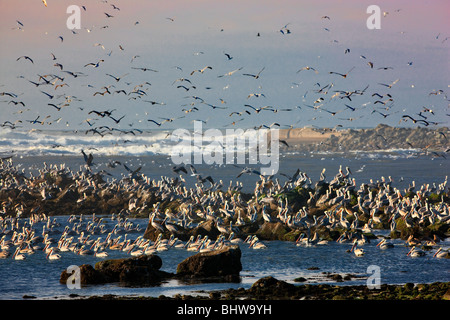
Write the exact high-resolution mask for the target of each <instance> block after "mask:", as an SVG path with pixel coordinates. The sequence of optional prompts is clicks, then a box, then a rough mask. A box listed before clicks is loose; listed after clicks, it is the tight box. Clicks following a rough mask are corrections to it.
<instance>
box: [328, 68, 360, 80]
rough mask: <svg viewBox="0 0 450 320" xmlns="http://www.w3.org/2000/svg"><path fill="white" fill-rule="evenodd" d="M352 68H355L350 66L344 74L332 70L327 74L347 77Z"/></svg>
mask: <svg viewBox="0 0 450 320" xmlns="http://www.w3.org/2000/svg"><path fill="white" fill-rule="evenodd" d="M353 69H355V67H353V68H351V69H350V70H349V71H348V72H347V73H346V74H342V73H339V72H334V71H330V72H329V74H337V75H340V76H341V77H342V78H347V76H348V74H349V73H350V72H351V71H352V70H353Z"/></svg>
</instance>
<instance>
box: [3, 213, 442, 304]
mask: <svg viewBox="0 0 450 320" xmlns="http://www.w3.org/2000/svg"><path fill="white" fill-rule="evenodd" d="M67 218H68V217H66V216H58V217H55V219H56V222H58V223H60V224H61V226H60V227H58V228H57V229H55V230H62V229H63V228H64V226H65V225H66V224H67ZM103 218H104V222H105V225H106V226H107V227H112V226H113V225H114V224H115V223H116V222H115V221H111V220H110V219H109V217H108V216H104V217H103ZM84 219H86V221H88V220H89V219H90V217H88V216H86V217H84ZM130 221H131V222H133V224H135V225H137V224H140V225H141V226H142V225H145V224H146V221H147V219H130ZM41 224H42V223H41ZM37 227H39V225H38V226H37ZM140 234H141V233H139V232H134V233H129V234H128V239H135V238H136V237H137V236H138V235H140ZM382 234H386V232H379V235H382ZM94 238H96V237H94ZM104 238H105V236H103V239H104ZM392 242H393V243H394V244H395V247H394V248H392V249H387V250H380V249H379V248H378V247H376V244H377V243H378V240H372V241H371V242H370V243H369V244H365V245H363V248H364V250H365V252H366V254H365V255H364V256H362V257H356V256H355V255H354V254H352V253H349V252H347V251H348V250H349V249H350V248H351V243H336V242H330V243H329V244H328V245H319V246H311V247H299V246H296V245H295V243H292V242H283V241H263V243H264V244H265V245H266V246H267V248H266V249H261V250H255V249H251V248H249V247H248V244H246V243H241V244H240V245H239V246H240V249H241V251H242V257H241V263H242V271H241V273H240V275H241V281H240V282H238V283H197V284H186V283H183V282H180V281H177V280H170V281H167V282H164V283H162V284H161V285H159V286H154V287H141V288H140V287H126V286H121V285H119V284H118V283H111V284H105V285H91V286H82V287H81V289H69V288H68V287H67V286H66V285H65V284H61V283H59V277H60V274H61V272H62V271H64V270H66V269H67V268H68V267H69V266H71V265H81V264H91V265H94V264H95V263H96V262H97V261H100V260H103V259H105V258H98V257H94V256H79V255H76V254H74V253H73V252H61V253H60V255H61V256H62V258H61V259H60V260H53V261H52V260H47V259H46V257H45V253H44V252H39V251H36V252H35V253H34V254H31V255H27V258H26V259H25V260H22V261H16V260H13V259H11V258H9V259H1V260H0V273H1V275H2V276H1V277H0V299H8V300H9V299H22V297H23V296H24V295H29V296H30V295H31V296H35V297H36V298H38V299H54V298H62V297H67V296H68V295H69V294H72V293H75V294H78V295H81V296H90V295H104V294H115V295H129V296H133V295H136V296H153V297H157V296H160V295H166V296H174V295H176V294H193V295H198V294H203V293H200V292H199V291H210V290H221V289H228V288H235V289H237V288H241V287H242V288H249V287H250V286H251V285H252V284H253V283H254V282H255V281H256V280H258V279H260V278H262V277H265V276H273V277H275V278H277V279H280V280H285V281H287V282H290V283H294V281H293V280H294V279H295V278H298V277H304V278H307V279H308V281H307V282H306V283H310V284H318V283H328V284H338V285H365V284H366V283H367V279H368V277H369V276H372V275H373V271H370V270H368V268H369V266H372V267H373V266H375V267H378V268H379V272H380V283H381V284H402V283H407V282H412V283H432V282H436V281H449V279H450V262H449V260H448V259H436V258H433V253H434V252H435V250H432V251H430V252H428V254H427V255H426V256H425V257H420V258H411V257H408V256H407V255H406V254H407V253H408V251H409V250H410V248H409V247H406V246H405V245H404V241H402V240H392ZM441 246H443V247H447V248H448V247H449V246H450V241H445V242H443V243H442V244H441ZM108 252H109V257H108V258H107V259H110V258H123V257H129V255H128V254H127V253H125V252H119V251H108ZM192 254H195V252H188V251H186V250H184V249H175V248H171V249H169V250H167V251H162V252H159V253H158V255H159V256H160V257H161V259H162V261H163V265H162V268H161V269H162V270H164V271H167V272H173V273H175V272H176V267H177V265H178V264H179V263H180V262H181V261H182V260H184V259H186V258H187V257H189V256H190V255H192ZM313 267H314V268H315V269H316V270H308V269H309V268H313ZM324 272H331V273H337V274H341V275H342V276H344V275H347V274H351V275H352V276H353V277H354V278H352V280H349V281H344V282H334V281H333V280H331V279H329V278H326V277H325V276H324V274H323V273H324Z"/></svg>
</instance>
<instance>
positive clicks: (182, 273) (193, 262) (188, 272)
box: [177, 245, 242, 281]
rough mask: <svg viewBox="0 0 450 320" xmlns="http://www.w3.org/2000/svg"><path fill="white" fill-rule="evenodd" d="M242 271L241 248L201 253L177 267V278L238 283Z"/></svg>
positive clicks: (235, 247) (227, 248) (225, 248)
mask: <svg viewBox="0 0 450 320" xmlns="http://www.w3.org/2000/svg"><path fill="white" fill-rule="evenodd" d="M241 270H242V264H241V250H240V249H239V246H237V245H233V246H229V247H228V246H227V247H224V248H222V249H220V250H213V251H210V252H201V253H197V254H196V255H193V256H190V257H189V258H187V259H185V260H184V261H182V262H181V263H180V264H179V265H178V267H177V278H185V279H189V278H196V279H198V278H203V279H205V278H221V279H222V280H224V281H237V280H238V279H239V272H240V271H241Z"/></svg>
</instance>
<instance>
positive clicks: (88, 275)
mask: <svg viewBox="0 0 450 320" xmlns="http://www.w3.org/2000/svg"><path fill="white" fill-rule="evenodd" d="M79 268H80V284H100V283H105V278H104V277H103V275H102V274H101V273H100V272H98V271H97V270H95V269H94V267H93V266H91V265H90V264H82V265H81V266H80V267H79ZM72 275H73V272H72V273H68V272H67V270H64V271H63V272H62V273H61V276H60V278H59V282H60V283H62V284H67V281H68V280H69V281H71V280H72V279H69V278H70V276H72Z"/></svg>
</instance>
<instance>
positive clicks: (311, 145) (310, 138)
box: [280, 124, 450, 157]
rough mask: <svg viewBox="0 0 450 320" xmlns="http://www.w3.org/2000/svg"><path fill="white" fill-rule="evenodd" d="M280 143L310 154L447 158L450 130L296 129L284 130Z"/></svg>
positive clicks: (440, 128)
mask: <svg viewBox="0 0 450 320" xmlns="http://www.w3.org/2000/svg"><path fill="white" fill-rule="evenodd" d="M280 139H282V140H284V141H286V142H287V143H288V145H289V149H290V150H302V151H308V152H318V151H320V152H327V151H328V152H349V151H350V152H352V151H367V152H370V151H379V150H392V149H405V150H412V151H414V152H418V153H423V154H429V155H431V156H435V157H439V156H440V157H442V156H444V157H445V156H446V154H447V153H448V148H449V147H450V141H449V139H450V128H448V127H439V128H428V127H415V128H397V127H391V126H388V125H385V124H379V125H377V127H375V128H369V129H338V128H334V129H330V128H323V129H319V128H296V129H282V130H280Z"/></svg>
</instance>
